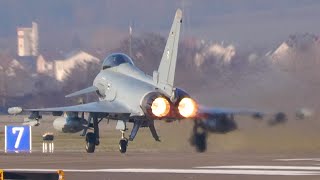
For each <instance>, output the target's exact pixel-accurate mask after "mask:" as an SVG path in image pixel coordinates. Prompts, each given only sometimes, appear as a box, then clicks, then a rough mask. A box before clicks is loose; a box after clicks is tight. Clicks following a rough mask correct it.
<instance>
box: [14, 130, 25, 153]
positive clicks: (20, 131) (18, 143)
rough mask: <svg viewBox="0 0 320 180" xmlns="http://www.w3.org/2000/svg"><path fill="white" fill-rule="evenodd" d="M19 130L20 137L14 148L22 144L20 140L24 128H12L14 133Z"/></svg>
mask: <svg viewBox="0 0 320 180" xmlns="http://www.w3.org/2000/svg"><path fill="white" fill-rule="evenodd" d="M17 131H18V137H17V140H16V143H15V144H14V148H18V147H19V145H20V141H21V137H22V134H23V131H24V128H23V127H14V128H12V133H13V134H16V133H17Z"/></svg>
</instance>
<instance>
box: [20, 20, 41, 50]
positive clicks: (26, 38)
mask: <svg viewBox="0 0 320 180" xmlns="http://www.w3.org/2000/svg"><path fill="white" fill-rule="evenodd" d="M17 36H18V56H38V42H39V35H38V25H37V23H35V22H32V27H31V28H27V27H20V28H17Z"/></svg>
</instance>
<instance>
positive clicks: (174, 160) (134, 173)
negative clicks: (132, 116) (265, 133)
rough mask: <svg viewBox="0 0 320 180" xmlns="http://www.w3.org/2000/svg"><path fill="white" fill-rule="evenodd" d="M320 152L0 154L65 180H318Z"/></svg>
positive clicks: (1, 159) (20, 166)
mask: <svg viewBox="0 0 320 180" xmlns="http://www.w3.org/2000/svg"><path fill="white" fill-rule="evenodd" d="M319 157H320V154H318V155H315V154H312V155H308V154H299V155H296V154H252V153H204V154H198V153H164V152H129V153H128V154H125V155H123V154H120V153H117V152H104V153H103V152H101V153H94V154H87V153H80V152H79V153H76V152H68V153H62V152H59V153H55V154H41V153H32V154H3V153H2V154H0V168H2V169H5V170H7V171H20V172H54V171H56V170H58V169H62V170H64V171H65V174H66V175H65V176H66V179H90V178H93V179H124V178H126V179H128V178H130V179H151V178H152V179H154V180H156V179H168V178H170V179H226V180H228V179H284V180H287V179H293V180H295V179H304V180H309V179H319V178H320V165H319V160H320V159H319Z"/></svg>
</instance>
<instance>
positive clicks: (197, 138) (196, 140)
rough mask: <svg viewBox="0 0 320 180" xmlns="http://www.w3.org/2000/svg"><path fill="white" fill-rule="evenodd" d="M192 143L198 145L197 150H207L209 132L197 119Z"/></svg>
mask: <svg viewBox="0 0 320 180" xmlns="http://www.w3.org/2000/svg"><path fill="white" fill-rule="evenodd" d="M190 143H191V145H193V146H195V147H196V150H197V152H205V151H206V150H207V132H206V131H205V130H204V129H203V128H201V126H200V124H199V122H197V121H195V124H194V126H193V134H192V136H191V139H190Z"/></svg>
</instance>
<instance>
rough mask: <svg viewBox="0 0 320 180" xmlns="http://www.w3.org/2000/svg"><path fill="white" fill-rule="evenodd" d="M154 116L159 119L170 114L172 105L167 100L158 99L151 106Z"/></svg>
mask: <svg viewBox="0 0 320 180" xmlns="http://www.w3.org/2000/svg"><path fill="white" fill-rule="evenodd" d="M151 110H152V114H153V115H155V116H157V117H164V116H166V115H168V114H169V112H170V103H169V101H168V100H167V99H166V98H163V97H158V98H156V99H155V100H154V101H153V102H152V105H151Z"/></svg>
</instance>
